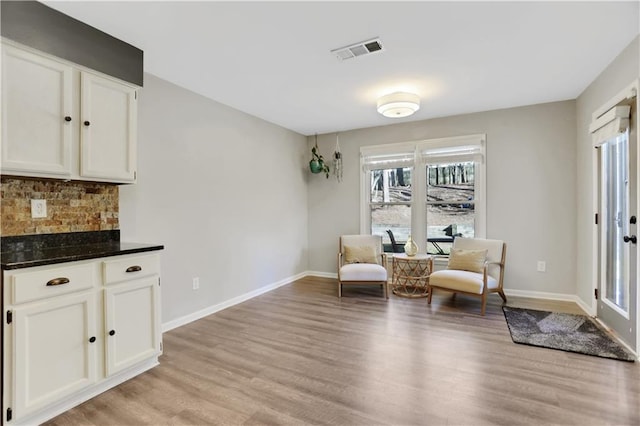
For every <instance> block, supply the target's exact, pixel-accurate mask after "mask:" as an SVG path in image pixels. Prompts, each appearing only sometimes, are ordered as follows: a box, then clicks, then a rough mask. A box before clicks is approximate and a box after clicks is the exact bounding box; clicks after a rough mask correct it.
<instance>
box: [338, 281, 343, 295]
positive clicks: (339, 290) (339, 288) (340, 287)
mask: <svg viewBox="0 0 640 426" xmlns="http://www.w3.org/2000/svg"><path fill="white" fill-rule="evenodd" d="M341 297H342V283H341V282H340V281H338V298H341Z"/></svg>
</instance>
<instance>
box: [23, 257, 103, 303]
mask: <svg viewBox="0 0 640 426" xmlns="http://www.w3.org/2000/svg"><path fill="white" fill-rule="evenodd" d="M10 282H11V303H12V304H14V305H15V304H19V303H25V302H31V301H33V300H39V299H44V298H48V297H55V296H59V295H62V294H67V293H73V292H75V291H80V290H85V289H88V288H91V287H93V286H94V285H95V274H94V266H93V265H92V264H85V265H74V266H65V267H61V268H46V269H41V270H38V271H31V272H27V271H25V272H16V273H15V274H13V275H12V276H11V280H10Z"/></svg>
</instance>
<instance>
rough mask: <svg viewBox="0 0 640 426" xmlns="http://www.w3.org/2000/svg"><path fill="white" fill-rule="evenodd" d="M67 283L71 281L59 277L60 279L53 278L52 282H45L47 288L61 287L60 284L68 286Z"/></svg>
mask: <svg viewBox="0 0 640 426" xmlns="http://www.w3.org/2000/svg"><path fill="white" fill-rule="evenodd" d="M69 282H71V280H69V278H65V277H60V278H54V279H52V280H49V282H47V285H48V286H52V285H62V284H69Z"/></svg>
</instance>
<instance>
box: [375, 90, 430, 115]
mask: <svg viewBox="0 0 640 426" xmlns="http://www.w3.org/2000/svg"><path fill="white" fill-rule="evenodd" d="M419 109H420V98H419V97H418V95H414V94H413V93H407V92H395V93H391V94H390V95H386V96H383V97H381V98H380V99H378V112H379V113H380V114H382V115H384V116H385V117H390V118H402V117H408V116H410V115H411V114H413V113H414V112H416V111H417V110H419Z"/></svg>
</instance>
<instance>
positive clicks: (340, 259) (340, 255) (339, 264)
mask: <svg viewBox="0 0 640 426" xmlns="http://www.w3.org/2000/svg"><path fill="white" fill-rule="evenodd" d="M340 268H342V252H340V253H338V271H340Z"/></svg>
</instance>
